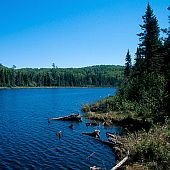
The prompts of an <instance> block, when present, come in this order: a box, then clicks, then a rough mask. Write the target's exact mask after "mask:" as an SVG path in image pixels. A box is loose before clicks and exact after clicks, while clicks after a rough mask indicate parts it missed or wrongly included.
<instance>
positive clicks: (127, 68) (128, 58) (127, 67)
mask: <svg viewBox="0 0 170 170" xmlns="http://www.w3.org/2000/svg"><path fill="white" fill-rule="evenodd" d="M125 60H126V63H125V70H124V75H125V77H129V76H130V73H131V69H132V62H131V55H130V52H129V49H128V51H127V54H126V59H125Z"/></svg>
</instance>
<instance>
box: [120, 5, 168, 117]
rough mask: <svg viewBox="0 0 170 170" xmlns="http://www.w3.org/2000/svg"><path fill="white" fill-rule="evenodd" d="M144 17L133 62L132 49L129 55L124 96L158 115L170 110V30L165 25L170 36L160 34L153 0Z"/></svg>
mask: <svg viewBox="0 0 170 170" xmlns="http://www.w3.org/2000/svg"><path fill="white" fill-rule="evenodd" d="M168 9H169V8H168ZM142 19H143V25H140V27H141V30H142V32H141V33H139V34H138V36H139V46H138V47H137V51H136V57H135V63H134V65H133V66H131V59H130V54H129V51H128V53H127V55H126V64H125V71H124V73H125V74H124V75H125V81H124V84H123V86H122V89H121V90H120V96H122V97H123V98H125V99H126V100H128V101H130V102H136V103H137V104H138V106H139V107H140V109H139V114H141V115H143V116H144V114H146V115H145V116H147V117H150V116H151V117H155V116H156V115H158V114H161V113H162V112H165V111H166V112H167V111H170V108H169V107H170V106H169V104H168V103H169V102H170V30H168V29H169V28H168V29H164V33H166V36H165V37H166V38H165V37H164V38H161V37H160V28H159V25H158V20H157V18H156V16H155V15H154V13H153V10H152V8H151V6H150V5H149V4H148V6H147V9H146V13H145V15H144V16H143V17H142ZM169 22H170V21H169Z"/></svg>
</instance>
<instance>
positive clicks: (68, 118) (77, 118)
mask: <svg viewBox="0 0 170 170" xmlns="http://www.w3.org/2000/svg"><path fill="white" fill-rule="evenodd" d="M48 120H49V121H50V120H66V121H78V122H81V121H82V120H81V116H80V114H72V115H69V116H64V117H55V118H49V119H48Z"/></svg>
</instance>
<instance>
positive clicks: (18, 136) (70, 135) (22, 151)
mask: <svg viewBox="0 0 170 170" xmlns="http://www.w3.org/2000/svg"><path fill="white" fill-rule="evenodd" d="M114 93H115V89H114V88H54V89H43V88H42V89H11V90H10V89H8V90H7V89H4V90H0V117H1V119H0V169H49V170H52V169H57V170H60V169H61V170H66V169H73V170H79V169H83V170H86V169H89V167H90V166H94V165H96V166H100V167H102V168H103V169H110V168H111V167H112V166H113V165H114V164H115V157H114V154H113V152H112V149H111V148H109V147H108V146H105V145H103V144H101V143H100V142H99V141H96V140H94V139H93V138H91V137H89V136H86V135H82V132H92V131H94V130H95V129H96V127H86V125H85V122H88V120H85V119H83V122H81V123H73V125H74V128H73V129H70V128H69V127H68V126H69V125H70V124H71V123H72V122H64V121H52V122H50V123H48V118H50V117H58V116H64V115H69V114H70V113H72V112H77V111H78V112H81V106H82V105H83V104H85V103H91V102H94V101H97V100H99V99H101V98H103V97H106V96H108V95H114ZM97 129H100V130H101V137H102V138H106V137H105V133H106V132H107V131H112V132H114V131H115V132H118V131H119V130H120V129H119V128H116V127H110V128H109V129H107V128H104V127H103V126H98V127H97ZM60 130H61V131H62V132H63V136H62V137H61V139H58V138H57V136H56V132H58V131H60ZM92 153H94V154H93V156H92V157H91V158H88V156H89V155H90V154H92Z"/></svg>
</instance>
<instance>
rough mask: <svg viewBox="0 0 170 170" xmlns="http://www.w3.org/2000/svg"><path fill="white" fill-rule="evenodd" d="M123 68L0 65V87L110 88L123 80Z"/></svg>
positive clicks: (110, 66)
mask: <svg viewBox="0 0 170 170" xmlns="http://www.w3.org/2000/svg"><path fill="white" fill-rule="evenodd" d="M123 69H124V67H123V66H114V65H98V66H91V67H84V68H57V67H56V66H55V64H54V63H53V64H52V68H40V69H38V68H22V69H16V67H15V66H13V67H12V68H7V67H5V66H3V65H2V64H1V65H0V87H61V86H62V87H87V86H88V87H110V86H118V85H119V84H120V82H122V79H123Z"/></svg>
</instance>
